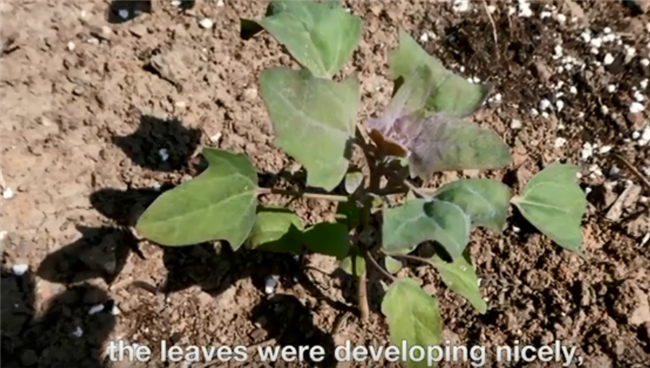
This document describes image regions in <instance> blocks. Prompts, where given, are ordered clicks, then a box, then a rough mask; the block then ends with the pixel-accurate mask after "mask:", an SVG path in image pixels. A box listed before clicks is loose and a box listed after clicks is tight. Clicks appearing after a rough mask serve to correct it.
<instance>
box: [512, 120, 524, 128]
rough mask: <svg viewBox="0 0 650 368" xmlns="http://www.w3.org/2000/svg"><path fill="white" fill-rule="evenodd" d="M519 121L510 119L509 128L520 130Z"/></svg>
mask: <svg viewBox="0 0 650 368" xmlns="http://www.w3.org/2000/svg"><path fill="white" fill-rule="evenodd" d="M521 125H522V124H521V120H519V119H512V121H511V122H510V128H511V129H520V128H521Z"/></svg>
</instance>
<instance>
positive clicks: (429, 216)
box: [382, 199, 471, 259]
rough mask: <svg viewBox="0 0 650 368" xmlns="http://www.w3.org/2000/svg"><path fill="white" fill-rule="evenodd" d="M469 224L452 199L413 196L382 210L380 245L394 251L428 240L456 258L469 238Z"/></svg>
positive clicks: (467, 217) (466, 217) (467, 218)
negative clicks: (441, 199) (447, 200)
mask: <svg viewBox="0 0 650 368" xmlns="http://www.w3.org/2000/svg"><path fill="white" fill-rule="evenodd" d="M470 226H471V221H470V218H469V216H467V215H466V214H465V212H463V210H462V209H461V208H460V207H458V206H456V205H455V204H453V203H449V202H445V201H439V200H430V201H429V200H425V199H414V200H410V201H406V202H404V204H402V205H400V206H397V207H393V208H388V209H385V210H384V223H383V225H382V238H383V244H382V247H383V249H385V250H386V251H387V252H395V251H399V250H402V249H408V248H412V247H414V246H417V245H418V244H420V243H422V242H424V241H427V240H432V241H437V242H438V243H440V244H441V245H442V246H443V247H444V248H445V249H446V250H447V252H448V253H449V254H450V255H451V257H452V258H454V259H456V258H458V257H461V256H462V253H463V250H465V247H466V246H467V243H468V242H469V232H470Z"/></svg>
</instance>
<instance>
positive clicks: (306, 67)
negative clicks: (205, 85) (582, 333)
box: [136, 1, 586, 367]
mask: <svg viewBox="0 0 650 368" xmlns="http://www.w3.org/2000/svg"><path fill="white" fill-rule="evenodd" d="M241 24H242V36H245V37H251V36H252V35H254V34H255V33H257V32H259V31H262V30H265V31H266V32H268V33H270V34H271V35H272V36H273V37H274V38H275V39H276V40H277V41H278V42H280V43H281V44H282V45H284V46H285V48H286V50H287V51H288V52H289V53H290V54H291V56H292V57H293V58H294V59H295V60H296V61H297V62H298V63H299V64H300V65H301V68H300V69H299V70H294V69H291V68H288V67H277V68H272V69H267V70H265V71H263V72H262V74H261V77H260V91H261V97H262V99H263V101H264V103H265V106H266V109H267V111H268V114H269V116H270V118H271V121H272V124H273V129H274V133H275V141H274V144H276V145H277V146H278V147H280V148H282V149H283V150H284V151H285V152H286V153H287V154H288V155H290V156H291V157H293V158H294V159H295V160H296V161H298V162H299V163H300V164H302V166H303V167H304V168H305V169H306V171H307V183H306V185H307V187H311V188H314V190H313V191H299V192H292V191H287V190H281V189H274V188H261V187H259V186H258V179H257V174H256V170H255V168H254V167H253V165H252V164H251V162H250V160H249V159H248V158H247V157H245V156H244V155H242V154H236V153H230V152H226V151H223V150H219V149H212V148H206V149H204V151H203V156H204V157H205V159H206V160H207V162H208V164H209V166H208V168H207V169H206V170H205V171H204V172H203V173H201V174H200V175H199V176H197V177H196V178H194V179H192V180H190V181H188V182H185V183H183V184H180V185H179V186H178V187H176V188H174V189H172V190H170V191H168V192H165V193H164V194H162V195H161V196H160V197H159V198H158V199H157V200H156V201H155V202H154V203H153V204H152V205H151V206H150V207H149V208H148V209H147V210H146V211H145V213H144V214H143V215H142V216H141V217H140V219H139V221H138V224H137V226H136V230H137V231H138V232H139V233H140V234H141V235H142V236H144V237H146V238H148V239H150V240H152V241H154V242H157V243H159V244H162V245H165V246H189V245H193V244H197V243H201V242H206V241H215V240H221V241H227V242H228V243H229V244H230V246H231V247H232V248H233V249H234V250H237V249H239V248H240V247H241V246H242V245H246V246H247V247H248V248H252V249H258V250H265V251H274V252H288V253H296V254H300V253H302V252H303V251H304V250H305V249H306V250H309V251H312V252H317V253H322V254H326V255H330V256H334V257H336V258H338V259H339V260H340V266H341V268H342V269H344V270H346V271H347V272H348V273H350V274H352V275H354V276H355V278H356V280H357V282H358V287H359V296H360V298H359V310H360V316H361V320H364V319H365V318H366V316H367V313H368V312H367V310H368V309H367V300H366V283H367V279H366V266H367V265H370V266H371V267H375V268H376V269H377V270H378V271H379V273H380V274H382V275H384V276H385V278H387V279H389V280H390V281H391V285H390V286H389V288H388V291H387V292H386V295H385V296H384V299H383V302H382V306H381V310H382V313H383V314H384V315H385V316H386V317H387V318H388V324H389V330H390V337H391V341H393V343H395V344H401V343H402V341H406V342H407V344H408V345H409V346H414V345H420V346H423V347H424V346H430V345H436V344H438V343H439V342H440V333H441V330H442V322H441V317H440V314H439V309H438V304H437V300H436V298H435V297H434V296H431V295H429V294H427V293H425V292H424V291H423V290H422V289H421V288H420V286H419V285H418V284H417V283H416V282H415V281H414V280H412V279H410V278H398V277H396V276H394V274H396V273H397V271H399V269H400V268H401V267H402V260H405V259H411V260H419V261H421V262H426V263H428V264H430V265H431V266H432V267H433V268H435V269H436V270H437V272H439V274H440V276H441V278H442V280H443V282H444V283H445V284H446V285H447V286H448V287H449V288H450V289H452V290H453V291H455V292H456V293H458V294H460V295H461V296H463V297H465V298H466V299H467V300H468V301H469V302H470V303H471V304H472V305H473V306H474V307H475V308H476V309H477V310H478V311H479V312H481V313H485V312H486V310H487V304H486V302H485V301H484V300H483V298H482V297H481V293H480V290H479V285H478V281H477V275H476V271H475V269H474V267H473V265H472V261H471V259H470V257H469V251H468V247H467V246H468V243H469V238H470V231H471V230H472V229H473V228H474V227H478V226H480V227H483V228H486V229H489V230H492V231H495V232H500V231H502V230H503V229H504V228H505V225H506V217H507V213H508V209H509V205H510V204H513V205H514V206H516V207H517V208H518V209H519V211H520V212H521V214H522V215H523V216H524V217H525V218H526V219H527V220H528V221H529V222H530V223H531V224H532V225H534V226H535V227H537V228H538V229H539V230H540V231H541V232H542V233H544V234H546V235H547V236H549V237H550V238H551V239H552V240H553V241H555V242H556V243H557V244H559V245H560V246H562V247H564V248H567V249H569V250H572V251H575V252H577V253H579V254H580V255H581V256H583V257H585V256H584V253H583V252H582V250H581V243H582V237H581V229H580V224H581V220H582V216H583V214H584V211H585V209H586V199H585V195H584V193H583V192H582V190H581V189H580V187H579V186H578V185H577V183H576V174H577V167H576V166H574V165H567V164H561V163H554V164H551V165H549V166H547V167H546V168H545V169H543V170H542V171H541V172H539V173H538V174H536V175H535V176H534V177H533V178H532V179H531V180H530V182H529V183H528V184H527V185H526V187H525V188H524V190H523V193H520V195H519V196H516V197H514V198H512V196H511V191H510V189H509V188H508V187H507V186H506V185H504V184H502V183H501V182H498V181H492V180H488V179H461V180H456V181H454V182H451V183H448V184H445V185H443V186H442V187H440V188H438V189H435V190H433V189H429V188H421V187H418V186H416V185H415V184H414V182H413V180H414V179H417V178H419V179H421V180H422V181H423V182H426V181H427V180H428V179H429V178H430V177H431V176H432V174H433V173H435V172H440V171H455V170H468V169H496V168H502V167H505V166H508V165H509V164H510V161H511V158H510V153H509V148H508V147H507V146H506V145H505V144H504V143H503V141H502V140H501V139H500V137H499V136H498V135H497V134H496V132H494V131H492V130H490V129H486V128H481V127H479V126H478V125H476V124H474V123H471V122H468V121H465V120H463V118H464V117H466V116H468V115H470V114H471V113H473V112H474V111H475V110H477V109H478V108H479V107H480V106H481V105H482V104H483V103H484V101H485V99H486V96H487V94H488V91H489V87H488V86H484V85H478V84H472V83H469V82H467V81H466V80H465V79H463V78H462V77H460V76H458V75H455V74H453V73H451V72H450V71H448V70H446V69H445V68H444V67H443V65H442V64H441V62H440V61H439V60H437V59H435V58H434V57H432V56H431V55H429V54H428V53H427V52H426V51H424V50H423V49H422V48H421V47H420V46H419V45H418V43H417V42H416V41H415V40H414V39H413V38H412V37H411V36H409V35H408V34H407V33H406V32H405V31H400V33H399V46H398V47H397V48H396V49H394V50H392V51H391V52H390V54H389V72H390V76H391V78H392V79H393V80H394V81H395V84H396V87H395V88H396V92H395V93H394V96H393V98H392V100H391V101H390V103H389V104H388V106H387V108H386V110H385V111H384V112H383V114H380V116H379V117H378V118H376V119H371V120H370V121H369V122H368V124H367V127H364V126H363V125H361V124H358V123H357V121H356V116H357V112H358V108H359V103H360V93H359V83H358V81H357V80H356V79H355V78H351V77H350V78H344V79H342V80H341V81H335V80H333V79H332V77H333V76H334V75H336V74H337V73H339V72H340V71H341V69H342V68H343V66H344V64H345V63H346V62H347V60H348V59H349V58H350V56H351V55H352V53H353V51H354V49H355V48H356V47H357V44H358V42H359V39H360V37H361V27H362V25H361V19H360V18H359V17H358V16H355V15H352V14H350V13H349V12H348V11H347V10H345V9H344V8H343V7H342V6H341V5H340V4H339V3H338V2H336V1H327V2H318V3H317V2H308V1H301V2H297V1H274V2H272V3H271V4H270V6H269V8H268V10H267V14H266V16H265V17H264V18H263V19H261V20H256V21H253V20H242V23H241ZM353 145H356V146H358V147H359V148H360V149H361V150H362V151H363V153H364V155H365V159H366V164H367V170H366V171H367V172H368V173H369V174H368V175H367V176H364V175H363V174H361V172H359V171H357V170H353V169H351V168H350V152H351V150H352V146H353ZM336 189H341V190H339V191H338V192H339V193H340V192H342V191H344V193H345V194H332V193H323V191H325V192H334V191H335V190H336ZM269 193H275V194H281V195H287V196H298V197H306V198H314V199H320V200H324V201H336V202H338V209H337V217H336V222H332V223H329V222H324V223H319V224H315V225H311V226H305V224H304V223H303V221H302V220H301V219H300V217H298V216H297V215H296V214H295V213H293V212H291V211H289V210H288V209H284V208H278V207H273V206H263V205H260V203H259V202H258V197H259V196H260V195H264V194H269ZM395 195H397V196H399V197H405V199H404V200H402V201H399V202H400V203H399V204H397V205H391V203H393V202H395V201H394V199H395ZM404 195H405V196H404ZM378 223H380V225H376V224H378ZM375 230H377V231H375ZM424 242H435V243H436V244H437V245H439V250H438V251H437V252H436V254H435V255H434V256H433V257H431V258H426V259H425V258H418V257H416V256H413V255H409V253H411V252H413V251H414V250H415V249H416V247H417V246H418V245H420V244H422V243H424ZM379 257H381V258H383V260H384V262H383V263H384V266H382V265H380V262H378V261H377V259H378V258H379ZM405 364H406V366H408V367H416V366H420V365H421V364H424V365H426V364H425V363H424V362H410V361H409V362H406V363H405Z"/></svg>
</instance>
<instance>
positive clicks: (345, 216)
mask: <svg viewBox="0 0 650 368" xmlns="http://www.w3.org/2000/svg"><path fill="white" fill-rule="evenodd" d="M335 218H336V222H338V223H340V224H343V225H345V226H347V228H348V229H354V228H356V227H357V226H359V224H360V221H361V210H360V209H359V207H357V206H355V205H354V203H353V202H338V204H337V207H336V215H335Z"/></svg>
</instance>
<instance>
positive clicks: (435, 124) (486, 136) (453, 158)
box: [409, 113, 511, 180]
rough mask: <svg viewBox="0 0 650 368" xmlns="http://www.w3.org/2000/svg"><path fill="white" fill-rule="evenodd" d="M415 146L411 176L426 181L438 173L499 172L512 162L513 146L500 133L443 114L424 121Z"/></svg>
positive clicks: (410, 166)
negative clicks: (511, 147)
mask: <svg viewBox="0 0 650 368" xmlns="http://www.w3.org/2000/svg"><path fill="white" fill-rule="evenodd" d="M413 146H414V148H413V149H412V155H411V157H409V168H410V174H411V176H412V177H415V176H418V177H420V178H422V179H423V180H428V179H429V178H430V177H431V174H432V173H435V172H441V171H455V170H486V169H497V168H501V167H505V166H508V165H509V164H510V162H511V157H510V147H508V146H507V145H506V144H505V143H504V142H503V140H502V139H501V137H499V135H498V134H497V132H495V131H494V130H492V129H490V128H482V127H480V126H479V125H477V124H475V123H472V122H469V121H464V120H460V119H456V118H450V117H449V116H445V115H441V114H439V113H435V114H433V115H431V116H429V117H428V118H427V119H425V121H424V122H422V133H421V134H420V135H419V136H418V137H417V139H416V140H415V141H414V143H413Z"/></svg>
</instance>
